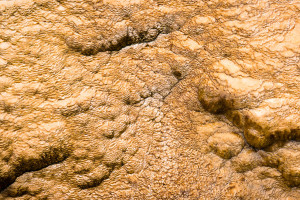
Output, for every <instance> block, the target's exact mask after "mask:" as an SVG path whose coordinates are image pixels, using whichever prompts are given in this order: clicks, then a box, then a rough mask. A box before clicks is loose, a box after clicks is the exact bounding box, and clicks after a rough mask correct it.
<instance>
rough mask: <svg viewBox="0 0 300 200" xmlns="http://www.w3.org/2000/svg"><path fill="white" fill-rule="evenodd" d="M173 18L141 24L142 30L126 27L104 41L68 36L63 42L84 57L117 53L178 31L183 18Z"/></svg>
mask: <svg viewBox="0 0 300 200" xmlns="http://www.w3.org/2000/svg"><path fill="white" fill-rule="evenodd" d="M175 18H176V17H174V16H173V15H167V16H165V17H164V18H163V19H162V20H160V21H159V22H156V23H154V25H152V26H151V25H149V26H146V27H145V25H144V24H141V27H144V28H140V27H139V25H138V24H137V25H136V24H135V25H134V26H135V27H138V28H135V27H133V26H127V27H126V28H125V29H123V30H116V31H117V33H116V34H114V35H113V36H110V37H108V38H106V39H101V40H98V39H91V38H83V37H81V38H76V37H74V36H70V37H67V38H66V41H65V42H66V44H67V46H68V47H69V48H71V49H73V50H75V51H77V52H80V53H81V54H83V55H86V56H90V55H95V54H97V53H98V52H104V51H119V50H121V49H123V48H124V47H127V46H130V45H134V44H140V43H148V42H152V41H154V40H155V39H156V38H157V37H158V36H159V35H160V34H168V33H171V32H173V31H176V30H179V29H180V28H181V27H182V26H183V24H184V23H185V22H184V21H185V20H184V19H185V17H182V18H181V19H180V20H178V19H175Z"/></svg>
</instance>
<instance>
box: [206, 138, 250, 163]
mask: <svg viewBox="0 0 300 200" xmlns="http://www.w3.org/2000/svg"><path fill="white" fill-rule="evenodd" d="M207 142H208V144H209V146H210V147H211V149H212V150H213V151H214V152H215V153H216V154H217V155H218V156H220V157H222V158H225V159H230V158H232V157H233V156H236V155H238V154H239V153H240V152H241V150H242V149H243V147H244V140H243V138H242V137H241V136H239V135H238V134H236V133H217V134H215V135H213V136H211V137H210V138H209V139H208V141H207Z"/></svg>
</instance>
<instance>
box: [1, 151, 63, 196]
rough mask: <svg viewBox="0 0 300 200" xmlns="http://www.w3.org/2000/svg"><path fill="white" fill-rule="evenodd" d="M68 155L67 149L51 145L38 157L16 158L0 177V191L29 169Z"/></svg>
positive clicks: (31, 169) (57, 161)
mask: <svg viewBox="0 0 300 200" xmlns="http://www.w3.org/2000/svg"><path fill="white" fill-rule="evenodd" d="M68 156H69V151H68V150H67V149H65V148H63V147H53V148H51V147H50V148H49V149H48V150H46V151H44V152H43V153H42V155H40V157H39V158H32V159H26V158H25V157H20V158H18V159H17V160H16V161H15V162H16V163H15V164H14V167H13V168H12V169H11V170H10V171H9V173H7V174H6V176H2V177H0V191H3V190H4V189H6V188H7V187H8V186H9V185H11V184H12V183H14V181H15V180H16V179H17V178H18V177H19V176H21V175H22V174H24V173H25V172H29V171H37V170H40V169H43V168H45V167H47V166H50V165H53V164H56V163H59V162H62V161H63V160H65V159H66V158H67V157H68Z"/></svg>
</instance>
